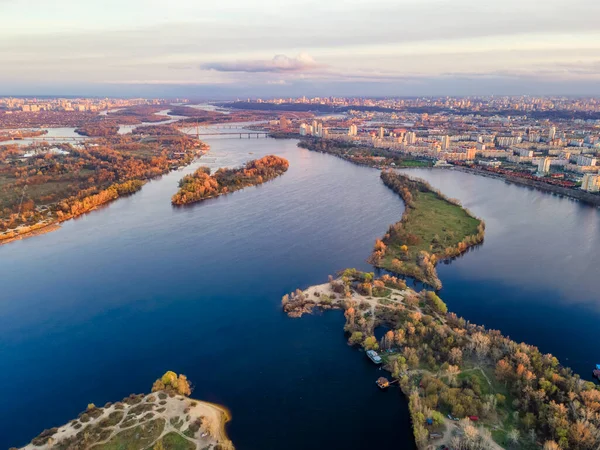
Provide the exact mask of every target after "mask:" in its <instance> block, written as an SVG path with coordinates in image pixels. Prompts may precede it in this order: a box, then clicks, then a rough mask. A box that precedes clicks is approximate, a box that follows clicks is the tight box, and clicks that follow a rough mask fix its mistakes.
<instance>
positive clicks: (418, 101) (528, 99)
mask: <svg viewBox="0 0 600 450" xmlns="http://www.w3.org/2000/svg"><path fill="white" fill-rule="evenodd" d="M238 100H240V99H238ZM246 101H247V102H249V103H272V104H276V105H283V104H291V105H294V104H296V105H298V104H303V105H324V106H332V107H368V108H386V109H404V108H443V109H446V110H457V111H460V110H468V111H477V112H485V111H497V110H512V111H521V112H527V111H549V112H552V111H590V112H597V111H599V110H600V99H598V98H573V97H560V96H559V97H532V96H527V95H523V96H472V97H410V98H398V97H390V98H366V97H353V98H347V97H312V98H307V97H306V96H303V97H296V98H292V97H287V98H273V99H261V98H258V99H250V98H249V99H247V100H246Z"/></svg>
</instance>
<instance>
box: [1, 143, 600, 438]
mask: <svg viewBox="0 0 600 450" xmlns="http://www.w3.org/2000/svg"><path fill="white" fill-rule="evenodd" d="M208 142H209V143H210V144H211V147H212V149H211V152H210V153H209V154H207V155H206V156H205V157H204V158H203V159H204V161H201V163H202V164H206V165H209V166H211V167H219V166H235V165H239V164H240V163H242V162H243V161H245V160H247V159H253V158H256V157H259V156H261V155H265V154H270V153H274V154H277V155H280V156H283V157H285V158H287V159H289V161H290V169H289V171H288V172H287V173H286V174H284V175H283V176H282V177H280V178H278V179H276V180H274V181H272V182H269V183H266V184H264V185H262V186H259V187H256V188H249V189H246V190H244V191H241V192H237V193H234V194H232V195H229V196H226V197H222V198H219V199H216V200H211V201H207V202H204V203H202V204H198V205H195V206H191V207H187V208H182V209H175V208H172V207H171V205H170V203H169V199H170V197H171V195H172V194H173V193H174V192H175V190H176V188H177V181H178V180H179V179H180V178H181V176H183V175H184V174H185V173H189V172H191V171H193V170H194V169H195V168H196V167H197V166H198V165H199V164H200V163H197V164H194V165H192V166H190V167H188V168H186V169H185V170H184V171H180V172H175V173H172V174H170V175H167V176H164V177H163V178H162V179H160V180H156V181H153V182H151V183H149V184H147V185H146V186H144V188H143V189H142V191H141V192H139V193H138V194H136V195H134V196H132V197H129V198H124V199H120V200H118V201H117V202H115V203H113V204H111V205H109V206H108V207H106V208H103V209H101V210H99V211H95V212H93V213H91V214H88V215H86V216H84V217H82V218H80V219H77V220H74V221H70V222H67V223H65V224H63V227H62V228H61V229H60V230H59V231H55V232H52V233H49V234H46V235H43V236H39V237H35V238H32V239H28V240H24V241H20V242H16V243H12V244H9V245H6V246H2V247H0V277H1V278H0V279H1V283H2V284H1V286H2V290H1V291H0V292H1V297H0V398H1V399H2V407H1V408H0V448H6V447H8V446H11V445H22V444H24V443H26V442H27V441H28V440H29V439H31V438H32V437H34V436H35V435H36V434H37V433H39V432H40V431H41V430H42V429H44V428H48V427H51V426H54V425H59V424H62V423H64V422H66V421H67V420H69V419H71V418H74V417H75V416H76V415H77V413H78V412H80V411H82V410H83V409H85V407H86V405H87V404H88V403H90V402H94V403H95V404H96V405H103V404H104V403H105V402H107V401H115V400H118V399H120V398H122V397H124V396H126V395H128V394H130V393H132V392H147V391H148V390H149V388H150V386H151V384H152V382H153V381H154V379H155V378H157V377H158V376H160V375H161V374H162V373H163V372H164V371H166V370H174V371H177V372H182V373H185V374H186V375H188V377H189V378H190V380H192V382H193V383H194V386H195V390H194V393H193V396H194V397H196V398H199V399H204V400H209V401H214V402H217V403H221V404H224V405H226V406H227V407H229V408H230V410H231V412H232V415H233V421H232V422H231V423H230V425H229V426H228V432H229V434H230V437H231V438H232V440H233V441H234V443H235V444H236V446H237V447H238V448H240V449H271V448H273V449H275V448H289V449H305V448H312V449H325V448H344V449H364V448H392V447H395V448H407V449H410V448H413V445H414V444H413V440H412V433H411V431H410V426H409V418H408V411H407V407H406V403H405V401H404V400H403V398H402V396H401V394H400V392H399V390H398V389H397V388H394V389H390V390H388V391H387V392H380V391H379V390H377V388H376V386H375V384H374V381H375V379H376V378H377V377H378V376H379V375H380V373H381V372H378V371H377V369H376V368H375V367H374V366H373V365H372V364H371V363H370V362H369V361H368V360H367V359H366V357H365V356H364V354H362V353H359V352H358V351H357V350H355V349H352V348H350V347H348V346H347V345H346V344H345V337H344V334H343V331H342V325H343V322H344V320H343V316H342V315H341V313H339V312H328V313H325V314H322V315H315V316H307V317H304V318H302V319H289V318H287V317H286V316H284V315H283V314H282V313H281V310H280V299H281V296H282V295H283V294H284V293H286V292H289V291H291V290H292V289H295V288H296V287H302V288H305V287H308V286H309V285H311V284H316V283H322V282H324V281H326V279H327V275H328V274H333V273H334V272H335V271H336V270H339V269H342V268H344V267H350V266H355V267H359V268H364V269H368V268H369V266H368V265H367V264H366V263H365V259H366V258H367V256H368V255H369V253H370V251H371V248H372V244H373V242H374V239H375V238H376V237H378V236H380V235H382V234H383V233H384V232H385V230H386V229H387V227H388V225H389V224H391V223H393V222H395V221H397V220H399V218H400V216H401V214H402V211H403V206H402V203H401V201H400V200H399V198H398V197H397V196H396V195H395V194H393V193H392V192H391V191H389V190H388V189H387V188H385V187H384V186H383V184H382V183H381V182H380V180H379V172H377V171H376V170H373V169H369V168H364V167H358V166H354V165H351V164H350V163H347V162H345V161H342V160H340V159H336V158H334V157H331V156H328V155H323V154H319V153H313V152H309V151H307V150H303V149H299V148H297V147H296V142H295V141H289V140H287V141H279V140H271V139H268V140H265V139H241V140H240V139H222V140H219V139H214V140H210V141H208ZM251 153H252V154H251ZM410 173H411V174H413V175H417V176H420V177H423V178H426V179H428V180H429V181H430V182H431V183H432V184H433V185H434V186H436V187H439V188H440V189H441V190H442V191H444V192H445V193H447V194H448V195H449V196H452V197H456V198H459V199H460V200H462V202H463V203H464V204H465V206H467V207H468V208H470V209H471V210H472V211H473V212H474V213H475V214H477V215H479V216H481V217H482V218H484V219H485V221H486V224H487V230H486V239H485V242H484V244H483V245H482V246H480V247H478V248H477V249H475V250H473V251H471V252H469V253H468V254H467V255H465V256H464V257H461V258H459V259H457V260H455V261H454V262H452V263H451V264H449V265H441V266H439V267H438V270H439V273H440V277H441V279H442V281H443V283H444V288H443V290H442V294H441V295H442V297H443V298H444V300H446V302H447V303H448V305H449V308H450V310H452V311H455V312H457V313H459V314H460V315H462V316H464V317H466V318H468V319H470V320H472V321H473V322H476V323H481V324H485V325H487V326H490V327H493V328H499V329H501V330H502V331H504V332H505V333H507V334H509V335H511V337H513V338H515V339H517V340H525V341H527V342H529V343H532V344H536V345H539V346H540V347H541V349H542V350H543V351H545V352H552V353H554V354H555V355H557V356H558V357H560V358H561V359H562V361H563V362H564V363H566V364H568V365H571V366H572V367H573V368H575V369H576V370H577V371H579V372H580V373H581V374H582V375H584V376H585V377H586V378H589V372H590V371H591V368H592V364H593V363H596V362H599V363H600V351H599V349H598V348H597V346H595V345H594V343H595V342H597V336H595V334H597V330H598V329H599V328H598V324H599V323H600V300H599V298H598V295H597V293H596V289H597V286H598V280H597V274H598V267H599V263H600V256H599V252H598V251H597V250H598V248H600V212H599V210H598V209H593V208H590V207H586V206H582V205H580V204H579V203H576V202H574V201H570V200H565V199H561V198H558V197H554V196H551V195H548V194H545V193H541V192H538V191H534V190H529V189H527V188H522V187H517V186H511V185H508V184H506V183H504V182H503V181H499V180H493V179H488V178H483V177H478V176H475V175H470V174H465V173H460V172H454V171H450V170H411V171H410Z"/></svg>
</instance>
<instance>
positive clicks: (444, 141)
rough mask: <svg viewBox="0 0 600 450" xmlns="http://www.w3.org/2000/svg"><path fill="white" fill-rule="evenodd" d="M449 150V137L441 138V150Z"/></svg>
mask: <svg viewBox="0 0 600 450" xmlns="http://www.w3.org/2000/svg"><path fill="white" fill-rule="evenodd" d="M449 148H450V136H448V135H446V136H444V137H442V150H444V151H446V150H448V149H449Z"/></svg>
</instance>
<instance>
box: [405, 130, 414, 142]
mask: <svg viewBox="0 0 600 450" xmlns="http://www.w3.org/2000/svg"><path fill="white" fill-rule="evenodd" d="M404 142H405V143H406V144H408V145H412V144H414V143H416V142H417V135H416V134H415V132H414V131H409V132H408V133H406V135H405V136H404Z"/></svg>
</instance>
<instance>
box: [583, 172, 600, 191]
mask: <svg viewBox="0 0 600 450" xmlns="http://www.w3.org/2000/svg"><path fill="white" fill-rule="evenodd" d="M581 189H583V190H584V191H588V192H600V175H599V174H593V173H586V174H585V175H584V176H583V181H582V182H581Z"/></svg>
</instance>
